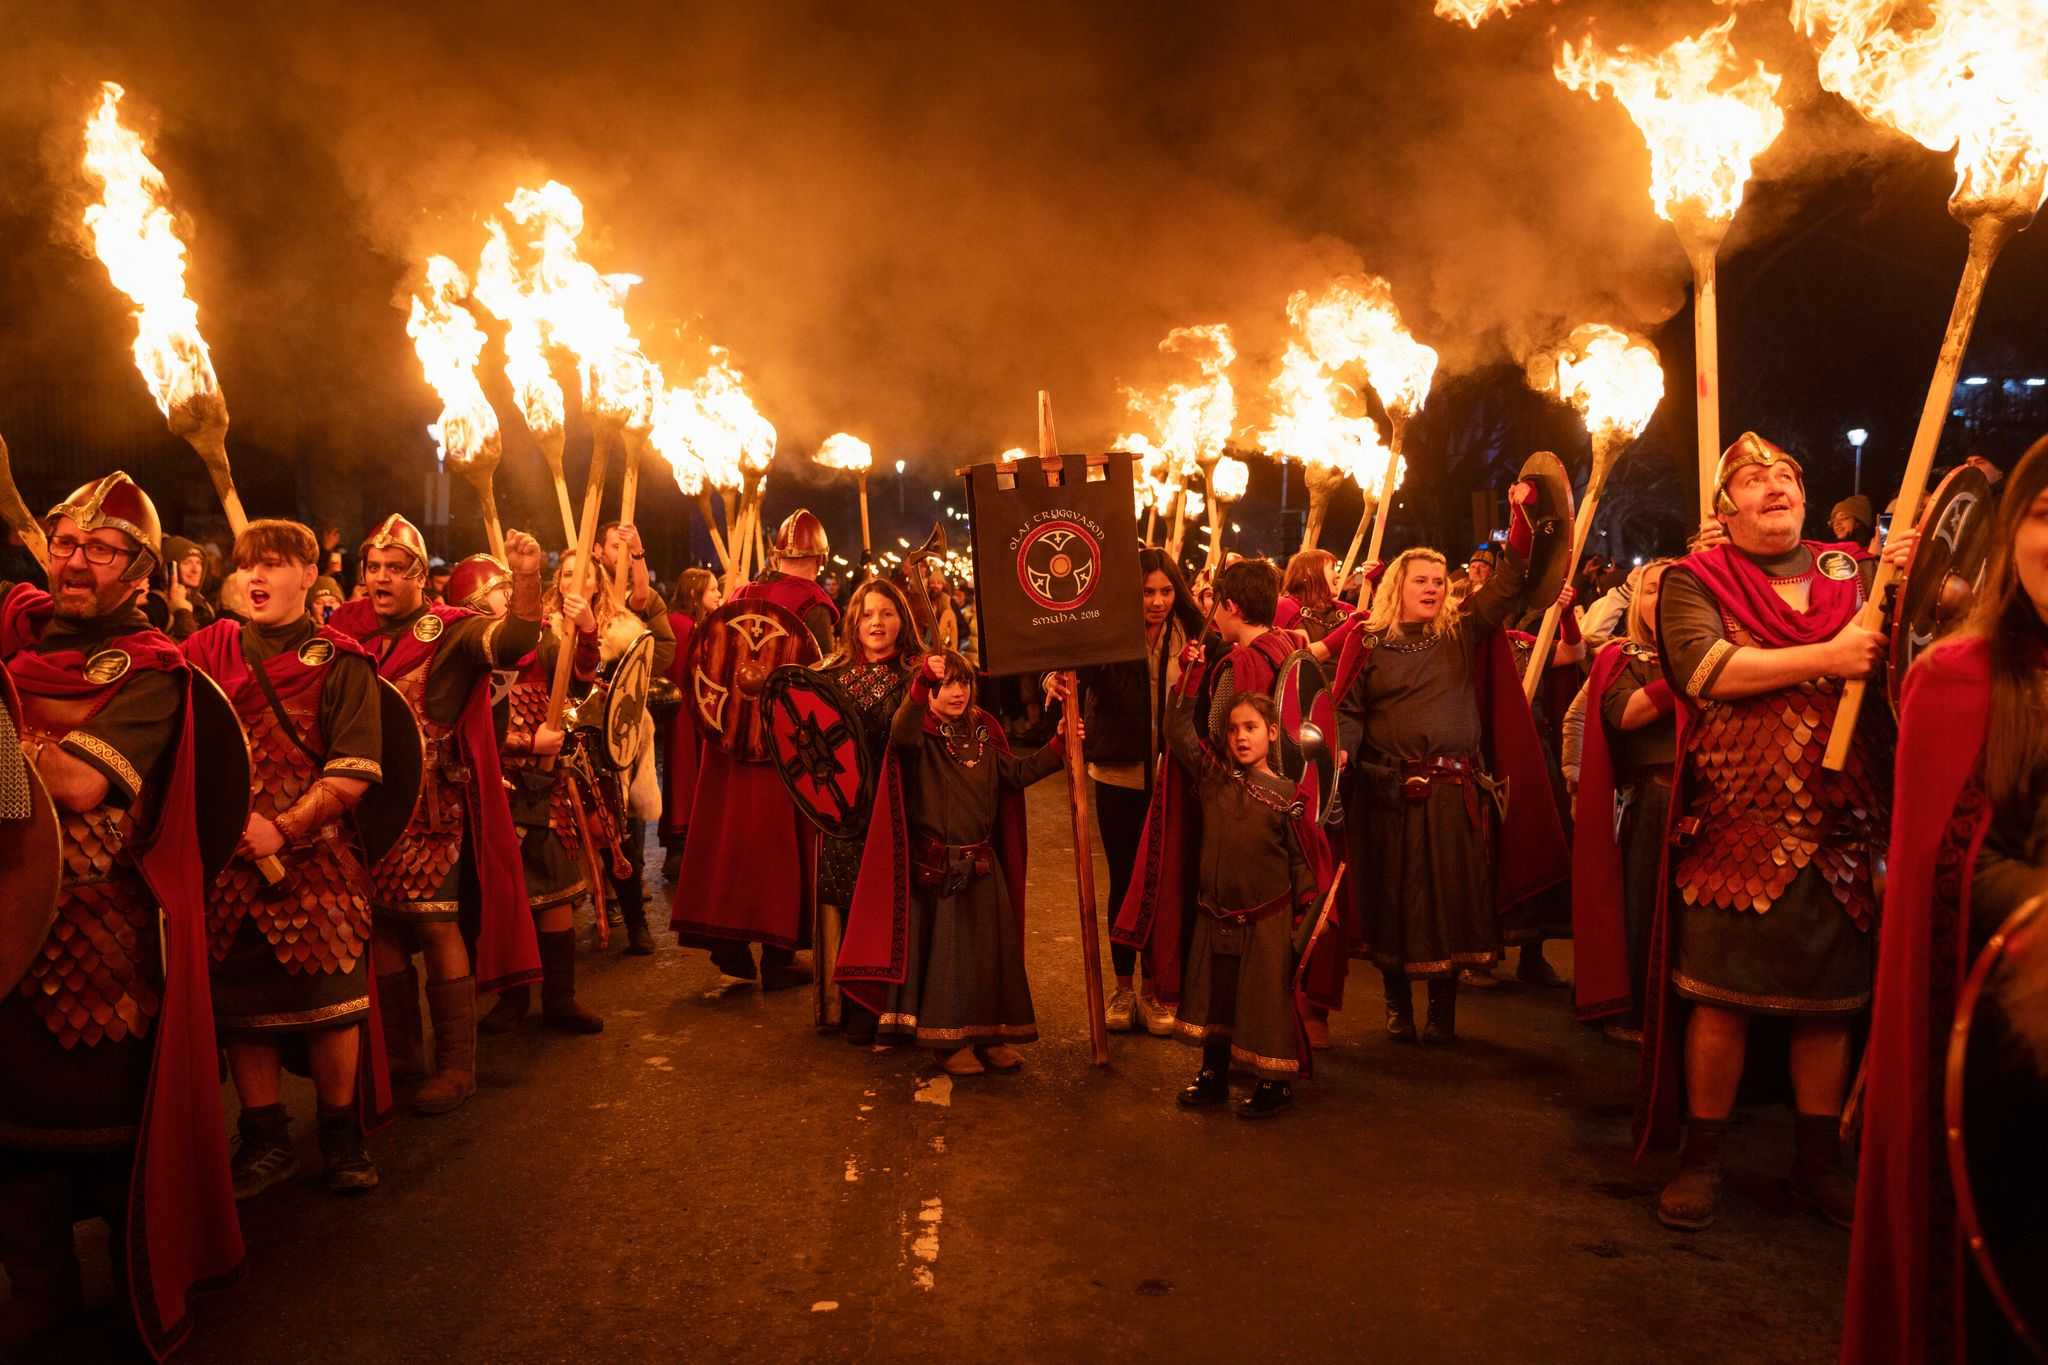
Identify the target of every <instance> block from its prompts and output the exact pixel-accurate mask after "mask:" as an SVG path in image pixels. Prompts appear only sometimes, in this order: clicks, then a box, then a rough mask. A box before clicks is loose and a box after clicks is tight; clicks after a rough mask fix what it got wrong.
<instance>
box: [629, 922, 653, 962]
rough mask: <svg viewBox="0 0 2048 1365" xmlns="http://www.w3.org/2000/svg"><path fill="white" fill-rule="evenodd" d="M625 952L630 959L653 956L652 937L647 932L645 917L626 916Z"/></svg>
mask: <svg viewBox="0 0 2048 1365" xmlns="http://www.w3.org/2000/svg"><path fill="white" fill-rule="evenodd" d="M626 952H627V954H628V955H630V956H632V957H653V956H654V935H653V934H652V933H650V932H649V931H648V928H647V916H645V915H628V916H626Z"/></svg>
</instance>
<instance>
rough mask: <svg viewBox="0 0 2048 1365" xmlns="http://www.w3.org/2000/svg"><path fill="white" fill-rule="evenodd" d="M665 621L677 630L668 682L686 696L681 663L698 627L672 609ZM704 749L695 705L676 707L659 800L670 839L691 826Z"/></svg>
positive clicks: (664, 830) (693, 620)
mask: <svg viewBox="0 0 2048 1365" xmlns="http://www.w3.org/2000/svg"><path fill="white" fill-rule="evenodd" d="M668 622H669V626H670V628H671V629H673V630H674V631H675V633H676V659H675V662H674V663H673V664H671V665H670V666H669V673H668V676H669V681H670V682H672V683H674V684H675V685H676V686H677V687H678V688H682V689H684V691H683V695H684V696H688V695H689V692H688V687H689V682H688V672H689V670H688V669H687V668H685V667H684V664H685V663H686V661H687V660H688V659H689V657H690V634H691V632H693V631H695V630H696V629H697V619H696V618H695V617H694V616H685V615H684V614H683V613H682V612H679V611H672V612H670V613H669V614H668ZM703 748H704V734H703V732H702V731H701V730H699V729H698V728H697V712H696V708H695V707H692V706H687V705H684V706H678V707H676V712H675V715H674V717H673V718H671V719H670V721H669V726H668V768H667V775H666V780H665V784H664V790H663V792H662V799H661V832H662V833H663V834H665V835H668V836H669V837H671V838H673V837H674V836H676V835H678V834H681V833H682V832H683V831H684V830H686V829H688V828H689V827H690V800H691V798H692V797H694V796H695V795H696V793H697V763H698V759H699V756H700V755H701V753H702V751H703Z"/></svg>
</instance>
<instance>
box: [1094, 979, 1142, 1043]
mask: <svg viewBox="0 0 2048 1365" xmlns="http://www.w3.org/2000/svg"><path fill="white" fill-rule="evenodd" d="M1137 1017H1138V993H1137V992H1136V991H1134V990H1132V989H1131V988H1130V987H1129V986H1119V987H1117V989H1116V992H1115V993H1114V994H1113V995H1111V996H1110V997H1109V1004H1108V1005H1106V1006H1104V1007H1103V1011H1102V1023H1103V1027H1105V1028H1107V1029H1108V1030H1109V1031H1110V1032H1112V1033H1129V1032H1130V1031H1131V1026H1132V1025H1133V1024H1135V1023H1136V1022H1137Z"/></svg>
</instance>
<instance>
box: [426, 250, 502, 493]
mask: <svg viewBox="0 0 2048 1365" xmlns="http://www.w3.org/2000/svg"><path fill="white" fill-rule="evenodd" d="M468 293H469V281H468V280H467V279H465V278H464V277H463V274H462V269H461V267H459V266H457V265H456V264H455V262H453V261H451V260H449V259H448V258H447V257H446V256H430V257H428V258H427V289H426V296H425V297H424V298H423V297H421V296H420V295H418V294H414V295H413V298H412V316H411V317H410V318H409V319H408V320H407V321H406V324H405V334H406V335H407V336H409V337H411V338H412V345H413V350H415V351H416V352H418V353H419V358H420V368H421V369H422V370H424V371H425V372H426V377H427V383H429V384H431V385H432V386H433V388H434V392H435V393H436V394H438V395H439V396H440V399H441V417H440V420H438V421H436V422H435V423H433V424H432V425H431V426H429V427H428V428H427V431H428V433H429V434H430V435H432V436H433V438H434V439H435V441H437V442H439V444H440V447H441V458H442V459H444V460H450V461H453V462H455V463H456V464H458V465H462V464H468V463H469V462H471V461H472V460H475V459H476V458H477V457H478V456H479V455H484V456H485V457H486V458H487V459H491V460H492V461H495V458H496V454H497V451H498V448H499V435H498V414H497V413H495V412H493V411H492V410H491V404H490V400H489V399H487V398H485V397H484V391H483V386H482V385H481V384H479V383H477V378H476V364H477V360H478V359H479V358H480V357H481V356H482V355H483V353H484V334H483V329H482V328H480V327H478V326H477V325H476V319H475V318H474V317H472V316H471V315H470V311H469V310H468V309H467V308H465V307H463V306H462V300H463V299H464V297H466V296H467V295H468Z"/></svg>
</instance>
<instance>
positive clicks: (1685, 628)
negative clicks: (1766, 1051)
mask: <svg viewBox="0 0 2048 1365" xmlns="http://www.w3.org/2000/svg"><path fill="white" fill-rule="evenodd" d="M1796 558H1803V559H1804V561H1805V564H1806V568H1807V570H1808V571H1811V568H1812V564H1811V556H1810V555H1807V553H1806V552H1805V551H1804V550H1802V551H1800V552H1799V555H1798V556H1797V557H1796ZM1763 567H1764V569H1765V572H1766V573H1768V574H1772V575H1773V576H1774V577H1781V578H1782V577H1786V576H1787V573H1786V572H1784V571H1788V570H1791V571H1795V572H1794V573H1793V574H1792V576H1797V575H1796V569H1797V567H1798V566H1797V565H1796V564H1779V565H1771V564H1766V565H1764V566H1763ZM1658 617H1659V622H1660V627H1661V631H1662V633H1663V637H1664V639H1665V642H1666V646H1667V647H1666V650H1665V653H1664V656H1663V662H1664V667H1665V669H1666V672H1667V673H1668V675H1669V676H1670V678H1671V680H1672V685H1673V687H1674V688H1678V687H1683V688H1684V690H1685V691H1686V693H1687V695H1688V696H1690V697H1691V698H1692V699H1693V700H1694V702H1695V703H1696V704H1697V705H1698V707H1699V712H1698V715H1697V717H1696V718H1695V719H1693V721H1692V722H1691V724H1690V725H1689V726H1688V732H1687V735H1686V754H1685V764H1686V767H1685V772H1684V779H1685V797H1686V803H1685V809H1684V810H1682V811H1680V812H1679V817H1680V818H1679V820H1678V822H1677V825H1676V834H1675V838H1674V847H1673V849H1672V851H1671V867H1672V873H1671V876H1672V884H1673V889H1674V890H1675V892H1676V893H1677V895H1676V897H1675V899H1674V902H1673V906H1672V915H1673V923H1674V929H1675V931H1676V942H1677V945H1678V948H1677V955H1676V958H1675V961H1674V967H1673V971H1672V985H1673V986H1674V987H1675V988H1676V989H1677V991H1678V993H1679V994H1680V995H1682V996H1685V997H1687V998H1689V999H1693V1000H1698V1001H1702V1002H1704V1003H1707V1004H1711V1005H1719V1006H1722V1007H1724V1008H1732V1009H1743V1010H1752V1011H1759V1012H1766V1013H1781V1014H1848V1013H1854V1012H1856V1011H1858V1010H1860V1009H1862V1008H1863V1006H1864V1005H1866V1004H1868V1003H1869V1000H1870V987H1871V978H1872V973H1873V971H1874V965H1875V964H1874V956H1875V944H1874V942H1873V939H1872V936H1871V929H1872V927H1873V926H1874V925H1875V923H1876V920H1877V911H1878V893H1877V887H1876V882H1875V876H1874V873H1875V868H1874V862H1875V858H1876V854H1877V850H1878V849H1880V848H1881V847H1882V846H1883V841H1884V838H1885V831H1886V830H1887V829H1888V828H1889V826H1890V823H1891V813H1890V803H1889V802H1888V800H1887V799H1886V796H1885V793H1886V792H1887V791H1888V790H1889V787H1890V781H1891V778H1890V773H1889V771H1888V767H1887V765H1886V764H1885V762H1884V757H1883V756H1884V755H1885V754H1888V753H1889V752H1890V748H1891V727H1890V724H1889V718H1888V716H1886V715H1885V714H1884V712H1885V708H1883V707H1865V708H1864V710H1863V715H1864V717H1865V718H1866V723H1865V724H1864V726H1863V727H1862V733H1860V734H1859V735H1858V737H1857V741H1856V742H1855V743H1854V744H1852V745H1851V746H1850V748H1849V761H1848V763H1847V764H1846V765H1845V767H1844V770H1843V771H1841V772H1839V773H1831V772H1828V771H1827V770H1826V769H1825V768H1823V767H1822V766H1821V759H1822V756H1823V755H1824V754H1825V753H1826V751H1827V746H1828V737H1829V735H1830V734H1831V733H1832V731H1833V728H1834V720H1835V710H1836V707H1837V706H1838V705H1839V704H1840V700H1841V695H1842V682H1841V680H1840V679H1838V678H1822V679H1818V680H1814V681H1809V682H1805V683H1801V684H1799V685H1798V686H1796V687H1786V688H1779V689H1777V690H1775V691H1771V692H1765V693H1762V694H1760V695H1757V696H1753V697H1742V698H1738V699H1734V700H1729V701H1717V700H1713V699H1710V698H1707V697H1706V696H1704V695H1703V694H1704V693H1705V692H1706V690H1707V689H1708V688H1709V687H1710V686H1711V685H1712V683H1713V681H1714V679H1715V678H1717V677H1718V676H1719V675H1720V671H1721V669H1722V668H1723V667H1724V666H1725V665H1726V662H1727V659H1728V656H1729V655H1731V654H1732V653H1734V651H1735V650H1736V649H1737V648H1741V647H1744V646H1748V645H1751V644H1753V640H1752V638H1751V636H1750V635H1749V634H1748V632H1746V631H1745V630H1744V629H1743V628H1742V627H1741V626H1740V625H1739V624H1737V623H1736V622H1735V620H1734V619H1733V618H1731V617H1729V616H1727V615H1725V614H1724V613H1723V612H1722V611H1721V609H1720V607H1719V605H1718V604H1717V603H1716V602H1715V600H1714V598H1713V596H1712V594H1711V593H1710V592H1709V591H1708V590H1707V588H1706V587H1705V585H1704V584H1702V583H1701V582H1700V580H1699V579H1698V578H1696V577H1694V576H1693V575H1692V574H1691V573H1689V572H1686V571H1685V570H1684V568H1683V567H1682V566H1679V567H1675V568H1673V569H1672V570H1671V571H1669V572H1668V573H1667V574H1666V575H1665V579H1664V590H1663V596H1662V599H1661V601H1660V604H1659V610H1658Z"/></svg>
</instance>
